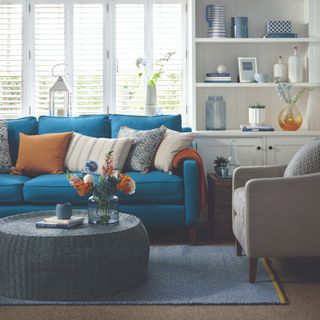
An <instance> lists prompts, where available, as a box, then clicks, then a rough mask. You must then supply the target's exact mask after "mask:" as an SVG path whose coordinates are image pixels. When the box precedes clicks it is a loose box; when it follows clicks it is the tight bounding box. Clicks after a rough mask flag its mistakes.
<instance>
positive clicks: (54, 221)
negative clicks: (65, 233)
mask: <svg viewBox="0 0 320 320" xmlns="http://www.w3.org/2000/svg"><path fill="white" fill-rule="evenodd" d="M83 221H84V217H79V216H74V217H71V218H70V219H66V220H62V219H58V218H57V217H48V218H44V219H43V220H42V221H39V222H37V223H36V227H37V228H59V229H70V228H73V227H76V226H79V225H81V224H82V223H83Z"/></svg>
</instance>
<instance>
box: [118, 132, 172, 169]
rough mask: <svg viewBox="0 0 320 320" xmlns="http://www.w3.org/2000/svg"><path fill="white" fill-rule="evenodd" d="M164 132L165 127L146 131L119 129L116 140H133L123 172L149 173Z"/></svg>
mask: <svg viewBox="0 0 320 320" xmlns="http://www.w3.org/2000/svg"><path fill="white" fill-rule="evenodd" d="M165 132H166V128H165V127H162V128H158V129H153V130H147V131H144V130H134V129H131V128H128V127H121V128H120V130H119V134H118V138H133V139H134V140H135V142H134V144H133V146H132V147H131V150H130V152H129V155H128V158H127V161H126V165H125V168H124V169H125V171H139V172H147V171H149V169H150V167H151V165H152V163H153V159H154V157H155V154H156V152H157V150H158V147H159V145H160V143H161V141H162V139H163V137H164V134H165Z"/></svg>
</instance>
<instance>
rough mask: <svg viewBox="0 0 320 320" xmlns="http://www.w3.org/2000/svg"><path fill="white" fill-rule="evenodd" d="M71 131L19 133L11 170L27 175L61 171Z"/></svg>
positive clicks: (32, 175) (13, 172)
mask: <svg viewBox="0 0 320 320" xmlns="http://www.w3.org/2000/svg"><path fill="white" fill-rule="evenodd" d="M71 137H72V132H66V133H49V134H43V135H35V136H29V135H26V134H24V133H20V144H19V153H18V160H17V163H16V167H15V168H14V169H13V171H12V172H11V173H12V174H16V175H25V176H29V177H35V176H39V175H41V174H48V173H63V171H64V157H65V154H66V151H67V148H68V145H69V142H70V139H71Z"/></svg>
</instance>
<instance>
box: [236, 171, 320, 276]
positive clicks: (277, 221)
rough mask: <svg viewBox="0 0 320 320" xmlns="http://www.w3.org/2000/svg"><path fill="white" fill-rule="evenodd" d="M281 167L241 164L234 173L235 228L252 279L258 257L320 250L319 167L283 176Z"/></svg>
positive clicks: (238, 243) (316, 253) (291, 254)
mask: <svg viewBox="0 0 320 320" xmlns="http://www.w3.org/2000/svg"><path fill="white" fill-rule="evenodd" d="M285 168H286V167H285V166H264V167H239V168H237V169H236V170H235V172H234V175H233V201H232V202H233V213H232V215H233V217H232V219H233V232H234V235H235V237H236V248H237V255H241V254H242V252H244V253H245V254H246V255H247V257H248V260H249V281H250V282H255V280H256V270H257V262H258V258H259V257H270V258H271V257H298V256H319V255H320V173H316V174H309V175H304V176H294V177H283V173H284V171H285Z"/></svg>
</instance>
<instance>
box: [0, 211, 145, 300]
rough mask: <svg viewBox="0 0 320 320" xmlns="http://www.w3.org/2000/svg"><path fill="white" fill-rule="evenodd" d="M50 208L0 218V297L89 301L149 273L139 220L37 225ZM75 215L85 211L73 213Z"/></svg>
mask: <svg viewBox="0 0 320 320" xmlns="http://www.w3.org/2000/svg"><path fill="white" fill-rule="evenodd" d="M53 214H54V212H53V211H52V212H37V213H26V214H20V215H15V216H11V217H7V218H3V219H0V247H1V249H0V295H3V296H7V297H12V298H18V299H32V300H70V301H72V300H90V299H99V298H102V297H106V296H108V295H110V294H113V293H116V292H120V291H124V290H128V289H131V288H134V287H136V286H138V285H139V284H140V283H141V282H142V281H143V280H144V279H145V278H146V275H147V269H148V262H149V239H148V235H147V232H146V230H145V228H144V225H143V224H142V222H141V221H140V220H139V219H138V218H136V217H134V216H131V215H128V214H120V223H119V224H118V225H95V226H92V225H88V224H84V225H82V226H80V227H77V228H74V229H69V230H65V229H37V228H36V227H35V223H36V222H37V221H40V220H42V218H43V217H45V216H52V215H53ZM73 214H74V215H84V214H85V211H76V212H74V213H73Z"/></svg>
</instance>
